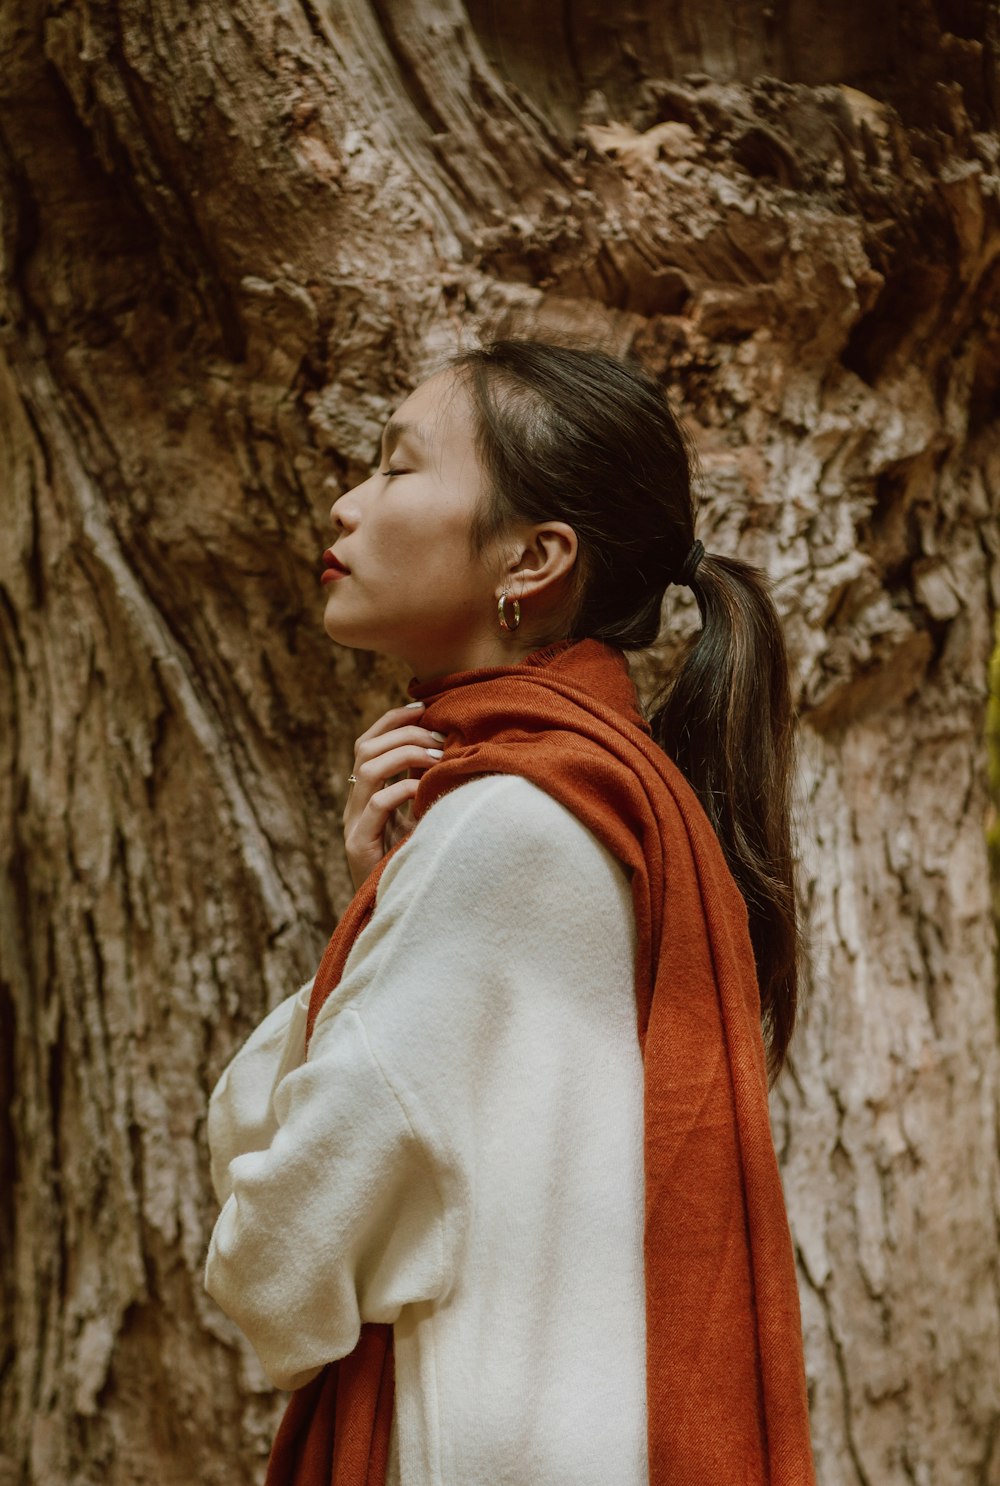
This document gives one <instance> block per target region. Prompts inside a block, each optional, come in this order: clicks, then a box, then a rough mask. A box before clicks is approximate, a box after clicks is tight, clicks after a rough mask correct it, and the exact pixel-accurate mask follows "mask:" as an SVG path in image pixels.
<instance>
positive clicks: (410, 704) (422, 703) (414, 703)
mask: <svg viewBox="0 0 1000 1486" xmlns="http://www.w3.org/2000/svg"><path fill="white" fill-rule="evenodd" d="M406 705H407V707H426V705H427V703H426V702H407V703H406Z"/></svg>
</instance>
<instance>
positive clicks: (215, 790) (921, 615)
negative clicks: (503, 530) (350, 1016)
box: [0, 0, 1000, 1486]
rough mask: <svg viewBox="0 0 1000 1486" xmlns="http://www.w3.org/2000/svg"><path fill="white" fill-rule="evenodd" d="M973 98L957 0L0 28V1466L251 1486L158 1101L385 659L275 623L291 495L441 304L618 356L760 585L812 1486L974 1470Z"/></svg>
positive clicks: (306, 504)
mask: <svg viewBox="0 0 1000 1486" xmlns="http://www.w3.org/2000/svg"><path fill="white" fill-rule="evenodd" d="M998 85H1000V70H998V25H997V19H996V11H995V7H993V6H992V5H988V4H985V3H974V0H970V3H965V4H959V3H957V0H955V3H946V0H939V3H937V4H934V3H932V0H918V3H917V4H915V5H908V6H903V5H902V4H899V3H890V0H869V3H868V4H865V5H861V4H860V3H859V0H851V3H850V4H849V5H847V6H842V7H829V6H826V7H824V6H822V5H820V4H819V3H818V0H789V3H788V4H785V5H781V6H775V7H772V8H769V9H761V8H758V7H752V6H749V5H746V4H744V3H739V4H735V5H733V4H726V5H723V4H721V3H720V0H711V3H708V4H706V5H703V6H697V7H693V6H689V5H681V4H679V3H675V0H672V3H669V4H656V5H653V4H652V3H650V0H638V3H636V4H634V5H632V6H631V7H629V9H628V13H627V16H626V15H624V14H623V15H621V16H619V15H618V13H617V12H616V11H614V9H611V10H608V9H604V10H601V9H600V8H598V7H596V6H594V5H584V4H582V3H575V0H571V3H567V4H564V5H563V6H562V7H555V8H553V7H546V6H542V5H541V4H537V3H534V0H508V3H506V4H504V5H503V6H500V5H496V4H494V3H493V0H470V3H469V6H468V8H467V9H464V8H463V7H462V5H461V4H460V3H459V0H371V3H369V0H212V3H211V4H209V3H207V0H205V3H195V4H190V3H184V4H181V3H179V0H157V3H156V4H148V3H145V0H68V3H61V4H56V3H54V0H52V3H48V4H47V3H44V0H24V3H22V4H20V5H9V6H7V7H5V8H3V10H2V11H0V251H2V270H0V316H2V319H0V329H2V335H3V342H2V344H3V356H2V358H0V489H2V492H3V509H4V519H3V521H2V522H0V667H2V680H0V717H2V727H0V749H2V751H3V762H2V768H0V788H2V791H3V829H2V832H0V855H2V858H3V867H4V871H3V877H2V884H3V885H2V892H0V914H2V963H0V1048H2V1055H3V1056H2V1060H0V1079H2V1095H3V1097H2V1099H0V1111H2V1113H0V1121H2V1123H0V1170H2V1174H3V1178H4V1191H5V1193H6V1194H9V1193H10V1192H11V1191H13V1193H14V1197H15V1202H14V1203H11V1201H10V1200H9V1196H8V1200H6V1201H5V1202H4V1203H3V1204H2V1205H0V1225H2V1249H0V1256H2V1257H0V1285H2V1300H3V1304H2V1312H0V1314H2V1321H0V1358H2V1367H0V1388H2V1392H0V1442H2V1443H0V1452H2V1458H0V1481H6V1482H11V1483H13V1482H38V1483H42V1482H44V1483H45V1486H61V1483H66V1486H69V1483H73V1486H86V1483H92V1482H93V1483H97V1482H101V1483H106V1486H137V1483H140V1482H144V1481H156V1482H158V1483H168V1482H176V1483H178V1486H180V1483H184V1486H189V1483H191V1482H193V1481H198V1482H201V1483H205V1486H211V1483H219V1486H222V1483H226V1486H229V1483H232V1482H233V1481H234V1480H246V1481H251V1480H256V1479H260V1477H261V1475H262V1463H263V1459H264V1456H265V1453H266V1448H267V1443H268V1440H269V1437H270V1430H271V1428H272V1424H273V1421H274V1418H275V1414H276V1408H277V1400H276V1399H275V1398H274V1396H273V1395H272V1394H271V1393H270V1391H269V1390H268V1388H267V1386H266V1382H265V1380H264V1378H263V1377H262V1375H261V1373H260V1371H259V1368H258V1367H257V1365H256V1363H255V1361H254V1359H253V1357H252V1355H251V1354H250V1353H249V1351H248V1349H247V1348H246V1347H245V1345H244V1344H243V1343H242V1342H241V1341H240V1339H239V1337H238V1336H236V1335H235V1334H234V1331H233V1328H232V1327H231V1326H230V1325H229V1324H228V1323H227V1322H226V1320H225V1319H224V1318H223V1317H222V1316H221V1315H220V1314H219V1313H218V1311H217V1310H216V1309H215V1308H214V1307H213V1306H212V1304H211V1303H210V1302H209V1301H208V1300H207V1299H206V1297H205V1296H204V1294H203V1292H202V1288H201V1274H200V1270H201V1262H202V1258H203V1254H204V1249H205V1245H206V1242H207V1237H208V1233H209V1231H210V1224H211V1221H212V1219H213V1216H214V1209H213V1202H212V1199H211V1196H210V1194H209V1192H208V1189H207V1175H206V1172H207V1162H206V1155H205V1149H204V1140H203V1128H204V1111H205V1102H206V1097H207V1093H208V1091H209V1089H210V1088H211V1085H212V1082H213V1080H214V1078H215V1077H216V1076H217V1074H218V1073H219V1071H220V1070H221V1068H222V1067H223V1065H224V1063H225V1061H226V1060H227V1058H228V1057H229V1056H230V1054H231V1052H232V1051H233V1049H234V1048H235V1046H236V1045H237V1044H238V1042H239V1040H240V1039H241V1038H242V1037H243V1036H244V1035H245V1034H246V1033H247V1032H248V1031H249V1029H250V1028H251V1027H252V1026H253V1024H254V1023H255V1022H256V1021H257V1020H258V1019H259V1017H260V1016H261V1014H262V1013H263V1012H264V1011H265V1009H266V1008H267V1007H268V1006H270V1005H272V1004H274V1002H275V1001H276V1000H277V999H278V998H279V997H281V996H283V995H285V994H287V993H288V992H289V991H290V990H292V989H294V988H295V986H296V985H297V984H298V983H299V982H300V980H302V979H304V978H305V977H307V976H308V975H309V974H310V973H311V972H312V970H313V968H314V967H315V964H316V961H317V958H318V954H319V951H320V949H321V947H322V944H323V943H324V941H325V939H326V937H327V935H328V933H329V930H330V927H331V925H332V923H333V922H334V919H335V917H336V914H337V912H338V911H339V910H340V908H342V906H343V905H344V903H345V901H346V897H347V878H346V874H345V871H344V868H343V865H342V859H341V854H340V846H339V840H338V816H339V808H340V802H341V793H340V792H341V789H342V781H343V778H344V776H345V775H346V773H347V772H348V766H349V762H350V759H351V755H352V739H353V737H354V736H355V734H356V732H357V731H358V724H359V721H360V720H361V719H363V718H364V719H370V718H371V717H372V716H373V715H374V713H375V712H376V711H377V710H379V709H380V708H381V707H382V706H383V705H384V704H385V703H386V702H387V701H388V700H390V699H392V698H393V697H395V696H396V695H398V690H397V688H398V687H399V685H400V684H401V682H402V681H403V680H404V679H405V678H403V677H400V676H399V675H398V674H395V673H394V672H393V671H392V670H391V668H389V667H387V666H385V665H382V664H378V663H375V662H373V661H372V660H371V659H370V658H369V657H365V656H355V655H352V654H349V653H346V652H333V651H332V650H331V648H330V647H329V646H328V644H327V642H326V641H325V640H324V638H323V635H322V629H321V623H320V611H321V603H320V596H319V592H318V589H317V585H316V576H317V568H318V557H319V553H320V551H321V550H322V548H323V546H324V545H325V544H326V543H325V540H324V533H325V531H326V527H325V520H326V510H327V507H328V505H329V501H330V499H331V497H332V496H333V495H334V494H336V492H337V491H338V490H340V489H341V488H343V487H344V486H345V485H346V484H347V483H348V482H351V481H353V480H355V479H356V478H357V477H358V475H359V474H360V473H362V472H363V471H365V470H366V469H367V467H368V465H369V464H370V462H371V460H372V459H373V457H374V454H375V448H376V441H377V437H378V431H379V429H380V425H381V424H382V422H383V421H384V419H385V418H386V416H387V415H388V413H389V411H390V410H391V409H392V408H393V406H394V405H395V404H396V403H397V402H398V401H399V400H400V399H401V398H402V396H404V395H405V392H406V390H407V389H408V388H409V387H410V386H411V385H413V383H414V381H415V380H416V379H417V378H418V377H419V376H421V375H422V374H423V373H424V371H425V370H426V369H427V368H428V367H429V366H431V365H433V363H434V362H435V360H436V359H437V358H439V357H440V356H441V355H443V354H445V353H447V352H448V351H450V350H452V349H454V348H456V347H457V346H458V345H459V344H460V343H461V342H462V341H463V339H466V340H467V339H468V338H469V336H470V335H471V334H472V333H473V332H474V329H475V327H476V326H485V327H486V328H488V329H498V328H499V329H504V328H510V329H514V330H526V329H535V330H543V331H551V332H557V331H558V332H560V333H562V332H564V331H565V332H568V333H571V334H573V335H577V336H587V337H591V338H596V339H598V340H600V341H601V342H602V343H603V344H605V345H607V346H610V347H612V348H614V349H617V350H622V351H624V350H627V349H629V348H631V349H634V350H635V351H637V352H638V353H639V354H641V355H642V357H643V358H644V359H645V361H646V362H647V364H648V365H650V366H651V367H652V368H653V369H654V370H655V371H656V372H657V373H658V374H659V375H660V376H661V377H662V378H663V381H664V384H665V386H666V387H667V388H668V389H669V390H670V393H671V395H672V396H673V397H674V398H675V399H676V400H677V403H678V405H679V406H681V407H682V409H683V411H684V413H685V415H686V417H687V420H688V422H689V425H690V427H691V429H692V432H693V434H694V436H695V438H696V442H697V446H698V449H699V453H700V461H701V467H702V477H703V488H704V505H703V509H702V514H701V516H700V518H699V535H700V536H701V538H702V539H703V541H704V542H705V543H706V545H707V546H708V548H709V549H710V550H718V551H722V552H738V553H739V554H741V555H743V556H746V557H748V558H750V559H751V560H752V561H756V562H758V563H759V564H760V565H761V566H762V567H764V568H766V569H767V571H768V572H769V573H770V574H772V575H773V578H774V581H775V591H776V596H777V599H778V602H779V604H780V607H781V609H782V612H783V615H784V617H785V620H786V623H787V631H788V636H789V640H790V644H791V647H792V652H793V659H794V666H795V676H796V689H797V696H798V699H799V702H800V706H801V710H802V715H803V719H804V722H803V730H802V749H801V771H800V797H799V803H800V816H801V855H802V861H801V878H802V889H803V897H804V902H805V904H806V907H807V910H808V923H807V934H808V944H809V956H808V969H807V981H808V993H809V1004H808V1010H807V1014H806V1016H805V1018H804V1022H803V1026H802V1030H801V1032H800V1034H799V1036H798V1040H797V1043H796V1044H795V1045H794V1050H793V1056H792V1060H791V1066H790V1068H789V1070H788V1073H787V1074H786V1076H785V1077H784V1079H783V1080H782V1082H781V1084H780V1085H779V1087H778V1089H777V1090H776V1093H775V1098H774V1121H775V1130H776V1134H777V1138H778V1141H779V1146H780V1150H781V1155H782V1161H783V1169H784V1174H785V1182H786V1188H787V1194H788V1200H789V1205H790V1211H791V1216H792V1223H793V1229H794V1234H795V1239H796V1244H797V1250H798V1255H799V1260H800V1268H801V1283H802V1298H803V1311H804V1322H805V1330H806V1342H807V1349H808V1365H809V1373H810V1388H811V1394H812V1406H813V1418H814V1431H815V1437H816V1450H817V1458H818V1466H819V1473H820V1479H821V1481H822V1482H823V1483H824V1486H903V1483H912V1482H921V1483H933V1486H960V1483H961V1486H973V1483H977V1486H996V1483H998V1482H1000V1443H998V1440H1000V1295H998V1258H997V1253H998V1247H997V1237H998V1217H1000V1210H998V1177H997V1170H998V1166H997V1139H998V1136H997V1124H998V1122H997V1087H998V1030H997V1010H996V1001H995V990H994V985H995V981H994V960H993V956H994V950H995V945H994V940H993V931H992V928H991V920H990V912H989V891H988V879H987V870H986V852H985V844H984V836H983V821H984V815H985V809H986V768H985V748H984V739H983V715H984V706H985V696H986V677H987V659H988V654H989V645H990V633H991V625H992V619H993V615H994V612H995V610H996V608H997V606H998V604H1000V535H998V532H1000V524H998V513H1000V429H998V423H997V418H996V406H997V391H998V383H1000V268H998V261H1000V137H998V133H997V98H998ZM668 610H669V612H668V613H667V615H666V619H667V628H666V630H665V635H666V636H667V638H666V639H665V641H664V646H663V657H662V658H663V659H664V660H666V661H669V658H670V655H671V653H672V651H673V648H674V646H675V645H676V643H677V637H679V636H681V635H683V634H684V633H685V632H686V631H687V630H688V629H689V628H690V626H691V624H692V622H693V621H692V610H691V601H690V598H689V597H688V596H686V595H681V596H680V597H679V598H678V599H671V602H670V604H669V605H668Z"/></svg>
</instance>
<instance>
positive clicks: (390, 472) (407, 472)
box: [379, 469, 413, 479]
mask: <svg viewBox="0 0 1000 1486" xmlns="http://www.w3.org/2000/svg"><path fill="white" fill-rule="evenodd" d="M412 473H413V471H412V470H393V469H389V470H379V474H380V475H382V476H384V477H385V478H386V479H389V478H391V477H392V476H393V475H411V474H412Z"/></svg>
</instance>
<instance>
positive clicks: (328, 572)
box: [320, 547, 351, 583]
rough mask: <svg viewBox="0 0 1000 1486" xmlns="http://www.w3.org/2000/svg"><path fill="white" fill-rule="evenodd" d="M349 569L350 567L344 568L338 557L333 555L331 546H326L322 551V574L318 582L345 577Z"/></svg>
mask: <svg viewBox="0 0 1000 1486" xmlns="http://www.w3.org/2000/svg"><path fill="white" fill-rule="evenodd" d="M350 571H351V570H350V568H346V567H345V566H344V564H343V563H342V562H341V561H340V558H339V557H336V556H335V555H334V551H333V548H332V547H328V548H327V550H326V551H325V552H324V553H323V575H322V577H321V578H320V582H321V583H325V582H327V581H328V580H329V579H331V578H343V577H346V575H347V574H348V573H349V572H350Z"/></svg>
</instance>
